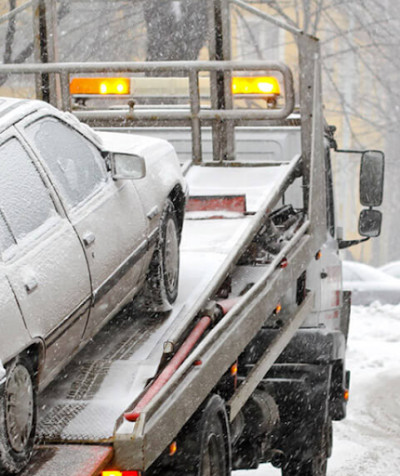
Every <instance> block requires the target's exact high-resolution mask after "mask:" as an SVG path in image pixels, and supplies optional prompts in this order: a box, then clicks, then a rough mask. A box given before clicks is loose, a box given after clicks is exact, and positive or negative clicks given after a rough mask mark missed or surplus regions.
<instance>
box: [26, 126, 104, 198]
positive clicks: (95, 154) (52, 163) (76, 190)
mask: <svg viewBox="0 0 400 476" xmlns="http://www.w3.org/2000/svg"><path fill="white" fill-rule="evenodd" d="M26 133H27V135H28V137H29V139H30V140H31V141H33V143H34V145H35V146H36V147H37V149H38V152H39V153H40V156H41V158H42V159H43V161H44V162H45V163H46V165H47V167H48V168H49V171H50V173H51V177H52V180H53V181H54V182H55V185H56V186H57V189H58V190H59V192H60V193H61V195H62V198H63V199H64V202H66V204H67V205H69V207H74V206H76V205H77V204H78V203H80V202H81V201H82V200H84V199H85V198H87V197H88V196H89V195H91V194H92V193H93V192H94V190H95V189H96V188H97V187H99V186H100V184H101V183H103V182H104V181H105V180H106V170H105V167H104V166H103V164H102V162H103V159H102V157H101V154H100V152H99V151H98V150H97V148H96V147H95V146H94V145H93V144H92V143H91V142H90V141H88V140H87V139H86V138H85V137H83V136H82V135H81V134H80V133H79V132H77V131H75V130H74V129H72V128H71V127H69V126H68V125H67V124H64V123H63V122H61V121H59V120H58V119H56V118H53V117H46V118H43V119H39V120H38V121H36V122H34V123H32V124H30V125H29V126H28V127H27V128H26Z"/></svg>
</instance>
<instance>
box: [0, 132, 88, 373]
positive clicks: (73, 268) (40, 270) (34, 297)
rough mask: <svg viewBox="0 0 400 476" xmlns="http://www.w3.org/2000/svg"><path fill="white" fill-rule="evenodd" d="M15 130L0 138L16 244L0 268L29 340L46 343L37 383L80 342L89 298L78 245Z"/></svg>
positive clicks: (0, 178) (5, 209) (6, 207)
mask: <svg viewBox="0 0 400 476" xmlns="http://www.w3.org/2000/svg"><path fill="white" fill-rule="evenodd" d="M56 203H57V201H56V197H55V196H54V194H53V193H52V191H51V189H50V187H49V183H48V182H47V183H46V181H45V177H44V176H43V175H42V174H41V173H40V171H39V169H38V167H37V164H35V163H34V162H33V160H32V157H31V156H30V155H29V153H28V151H27V149H26V147H25V146H24V145H23V143H22V142H21V141H20V140H19V138H18V136H17V134H16V133H15V132H14V131H13V130H10V131H9V132H6V133H3V134H2V135H1V136H0V213H1V215H2V217H3V218H4V220H5V222H6V224H7V226H8V228H9V230H10V231H11V233H12V235H13V237H14V240H15V245H14V246H11V247H10V248H9V249H8V250H7V251H6V252H5V253H3V261H4V266H5V272H6V274H7V277H8V280H9V282H10V285H11V287H12V289H13V292H14V294H15V297H16V299H17V301H18V304H19V306H20V309H21V312H22V314H23V317H24V320H25V323H26V327H27V329H28V331H29V333H30V335H31V337H32V339H34V340H37V339H40V340H42V341H44V342H45V344H46V359H45V362H44V367H43V372H42V375H41V380H42V382H45V381H47V380H49V379H50V378H51V377H52V376H53V375H54V374H55V373H56V372H57V371H58V370H59V369H60V368H61V366H62V365H63V364H64V363H65V361H66V360H67V359H68V358H69V356H70V355H71V354H72V353H73V352H74V350H75V349H77V348H78V346H79V344H80V343H81V338H82V334H83V331H84V328H85V326H86V323H87V316H88V309H89V304H90V298H91V290H90V281H89V272H88V267H87V264H86V260H85V255H84V253H83V250H82V246H81V244H80V242H79V239H78V237H77V236H76V233H75V231H74V229H73V228H72V226H71V223H70V222H69V220H68V219H67V218H66V217H65V215H63V214H62V213H60V212H61V211H60V209H59V208H57V206H56Z"/></svg>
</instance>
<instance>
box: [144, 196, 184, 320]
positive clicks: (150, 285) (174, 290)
mask: <svg viewBox="0 0 400 476" xmlns="http://www.w3.org/2000/svg"><path fill="white" fill-rule="evenodd" d="M179 241H180V240H179V225H178V219H177V216H176V210H175V207H174V205H173V203H172V202H171V200H169V199H168V200H167V201H166V203H165V206H164V209H163V213H162V216H161V222H160V230H159V236H158V242H157V245H156V249H155V250H154V254H153V257H152V260H151V263H150V266H149V271H148V274H147V277H146V285H145V290H144V295H145V301H146V306H148V307H149V308H150V309H151V310H154V311H159V312H163V311H169V310H170V309H171V304H173V303H174V302H175V300H176V298H177V295H178V284H179Z"/></svg>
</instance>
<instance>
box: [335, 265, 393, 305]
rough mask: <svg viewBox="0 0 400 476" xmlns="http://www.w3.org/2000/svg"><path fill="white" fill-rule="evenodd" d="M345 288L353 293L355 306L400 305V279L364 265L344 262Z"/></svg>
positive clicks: (352, 298) (352, 297)
mask: <svg viewBox="0 0 400 476" xmlns="http://www.w3.org/2000/svg"><path fill="white" fill-rule="evenodd" d="M343 287H344V289H348V290H349V291H351V302H352V304H354V305H362V306H369V305H370V304H372V303H373V302H374V301H379V302H380V303H381V304H399V303H400V279H396V278H393V277H392V276H390V275H388V274H386V273H385V272H383V271H381V270H379V269H376V268H374V267H372V266H368V265H367V264H364V263H357V262H355V261H344V262H343Z"/></svg>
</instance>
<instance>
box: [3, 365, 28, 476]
mask: <svg viewBox="0 0 400 476" xmlns="http://www.w3.org/2000/svg"><path fill="white" fill-rule="evenodd" d="M6 372H7V374H6V382H5V384H4V385H3V386H2V388H1V390H0V474H15V473H18V472H20V471H21V470H22V469H23V468H24V467H25V466H26V465H27V464H28V462H29V460H30V458H31V456H32V451H33V444H34V438H35V432H36V418H37V415H36V412H37V405H36V392H37V389H36V385H35V382H34V377H33V375H34V373H33V368H32V364H31V363H30V361H29V360H28V359H27V358H26V357H25V356H20V357H17V358H16V359H14V360H13V361H12V362H11V363H10V364H9V365H7V367H6Z"/></svg>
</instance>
